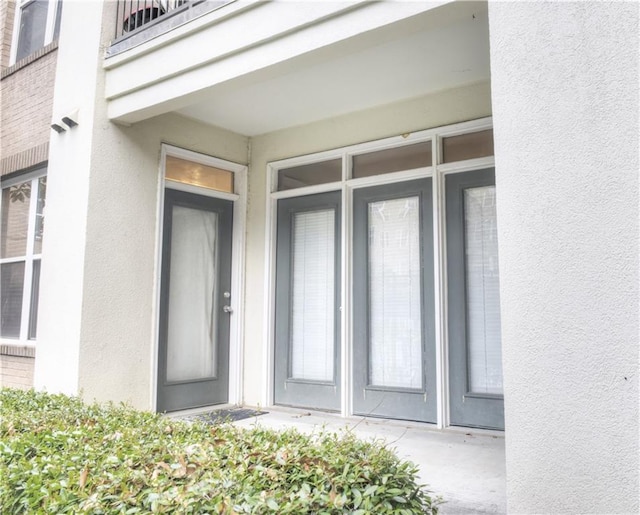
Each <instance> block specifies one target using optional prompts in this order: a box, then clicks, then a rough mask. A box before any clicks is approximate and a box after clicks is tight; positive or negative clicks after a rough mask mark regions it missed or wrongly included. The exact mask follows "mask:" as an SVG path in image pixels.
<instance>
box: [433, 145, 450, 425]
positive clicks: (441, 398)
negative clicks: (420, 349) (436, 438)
mask: <svg viewBox="0 0 640 515" xmlns="http://www.w3.org/2000/svg"><path fill="white" fill-rule="evenodd" d="M431 145H432V146H431V155H432V157H433V162H434V163H437V162H438V158H439V154H440V138H433V140H432V142H431ZM434 169H437V168H434ZM432 185H433V197H432V199H433V200H432V202H433V285H434V295H435V299H434V301H435V302H434V306H435V312H434V317H435V337H436V341H435V345H436V395H437V398H436V404H437V420H436V425H437V427H438V429H442V428H444V427H446V426H447V425H448V421H449V418H448V405H449V395H448V393H449V391H448V368H447V362H448V361H447V347H446V337H445V334H446V325H447V323H446V321H447V318H446V297H445V288H446V285H445V278H446V275H445V273H444V271H445V266H446V248H445V247H444V244H445V243H444V241H445V240H444V218H445V213H444V203H443V198H444V196H443V192H444V177H443V176H442V175H441V174H440V173H438V172H436V173H434V174H433V182H432Z"/></svg>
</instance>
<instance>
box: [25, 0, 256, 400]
mask: <svg viewBox="0 0 640 515" xmlns="http://www.w3.org/2000/svg"><path fill="white" fill-rule="evenodd" d="M103 8H104V12H103ZM115 8H116V6H115V3H107V4H100V3H98V2H69V3H68V4H66V5H65V16H64V18H63V20H62V28H61V39H60V51H59V57H58V70H57V84H56V95H55V100H54V110H56V112H66V111H67V110H69V109H71V108H77V109H78V110H79V125H78V126H77V127H75V128H73V129H71V130H70V131H67V132H66V133H63V134H60V135H58V134H55V135H53V137H52V140H51V152H50V156H51V161H50V173H49V180H48V185H47V188H48V189H47V193H48V198H49V203H48V206H47V231H48V232H47V238H46V239H45V242H44V248H43V254H44V255H46V256H47V260H46V261H43V267H42V277H41V292H42V293H41V300H40V317H39V320H38V335H39V345H38V349H37V360H36V374H35V384H36V387H39V388H40V387H44V388H47V389H48V390H54V391H62V392H67V393H75V394H78V393H81V394H82V395H83V397H84V398H86V399H87V400H94V399H95V400H99V401H103V400H114V401H126V402H129V403H131V404H132V405H134V406H136V407H138V408H144V409H151V408H153V404H152V403H153V397H154V387H153V377H154V374H155V360H154V352H155V350H154V349H155V325H156V316H157V315H156V277H157V276H156V274H157V257H158V247H157V245H158V223H159V220H158V207H159V201H160V198H161V195H162V191H161V189H160V182H159V181H160V178H161V167H160V156H161V145H162V143H169V144H173V145H176V146H179V147H183V148H187V149H189V150H194V151H199V152H202V153H205V154H209V155H214V156H216V157H219V158H222V159H227V160H229V161H234V162H239V163H243V164H246V159H247V139H246V138H244V137H242V136H240V135H237V134H234V133H231V132H228V131H224V130H221V129H217V128H215V127H211V126H206V125H204V124H201V123H197V122H193V121H191V120H188V119H186V118H184V117H182V116H177V115H171V114H170V115H164V116H160V117H157V118H154V119H152V120H148V121H145V122H141V123H139V124H136V125H135V126H131V127H125V126H120V125H116V124H113V123H111V122H110V121H109V120H108V119H107V111H106V101H105V99H104V94H103V92H104V72H103V70H102V69H101V68H100V66H99V64H100V63H101V59H102V54H101V48H102V47H103V46H104V45H106V44H107V43H108V41H109V39H110V38H111V37H112V34H113V32H112V31H113V26H112V25H110V23H109V22H113V20H115ZM103 19H104V20H105V23H104V25H103V24H102V21H103ZM77 25H83V26H84V30H82V31H77V30H74V29H73V27H74V26H77ZM91 63H93V65H92V64H91ZM70 199H73V201H70ZM54 363H55V368H54V367H52V366H51V364H54Z"/></svg>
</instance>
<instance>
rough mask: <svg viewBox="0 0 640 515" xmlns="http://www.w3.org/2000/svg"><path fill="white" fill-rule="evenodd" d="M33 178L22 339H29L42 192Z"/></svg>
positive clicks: (21, 330)
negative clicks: (40, 195) (37, 226)
mask: <svg viewBox="0 0 640 515" xmlns="http://www.w3.org/2000/svg"><path fill="white" fill-rule="evenodd" d="M39 180H40V178H39V177H38V178H33V179H31V196H30V197H29V221H28V224H27V249H26V250H27V255H26V258H25V263H24V279H23V283H22V285H23V289H22V314H21V315H22V316H21V318H20V340H22V341H27V340H28V339H29V320H30V318H31V308H32V307H33V306H31V289H32V287H33V249H34V247H35V235H36V213H37V211H38V196H39V194H40V191H39V185H38V181H39Z"/></svg>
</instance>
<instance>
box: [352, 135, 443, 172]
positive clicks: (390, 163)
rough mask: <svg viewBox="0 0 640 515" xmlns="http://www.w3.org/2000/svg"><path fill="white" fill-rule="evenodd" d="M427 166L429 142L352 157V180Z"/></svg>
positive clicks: (428, 161) (429, 149)
mask: <svg viewBox="0 0 640 515" xmlns="http://www.w3.org/2000/svg"><path fill="white" fill-rule="evenodd" d="M427 166H431V142H430V141H425V142H422V143H416V144H413V145H405V146H403V147H395V148H389V149H386V150H378V151H376V152H369V153H368V154H360V155H359V156H353V178H354V179H357V178H359V177H369V176H371V175H380V174H383V173H391V172H400V171H402V170H413V169H414V168H424V167H427Z"/></svg>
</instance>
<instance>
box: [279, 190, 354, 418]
mask: <svg viewBox="0 0 640 515" xmlns="http://www.w3.org/2000/svg"><path fill="white" fill-rule="evenodd" d="M341 202H342V195H341V192H340V191H332V192H329V193H319V194H315V195H307V196H303V197H294V198H287V199H280V200H278V218H277V224H278V225H277V237H276V238H277V239H276V293H275V351H274V352H275V360H274V361H275V363H274V365H275V367H274V368H275V373H274V403H275V404H280V405H285V406H296V407H304V408H312V409H321V410H327V411H339V410H340V392H341V384H340V382H341V381H340V292H341V267H340V252H341V251H340V248H341V236H340V235H341ZM319 209H334V210H335V232H334V235H335V266H334V270H335V289H334V296H335V314H334V320H335V327H334V343H335V344H334V367H335V368H334V380H333V381H331V382H321V381H315V382H314V381H302V380H299V379H293V378H292V377H291V376H292V374H291V320H290V318H291V316H290V315H291V308H292V306H291V301H292V291H291V288H292V281H291V267H292V259H291V258H292V253H291V241H292V228H293V224H292V220H293V216H294V215H295V214H296V213H301V212H305V211H316V210H319Z"/></svg>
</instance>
